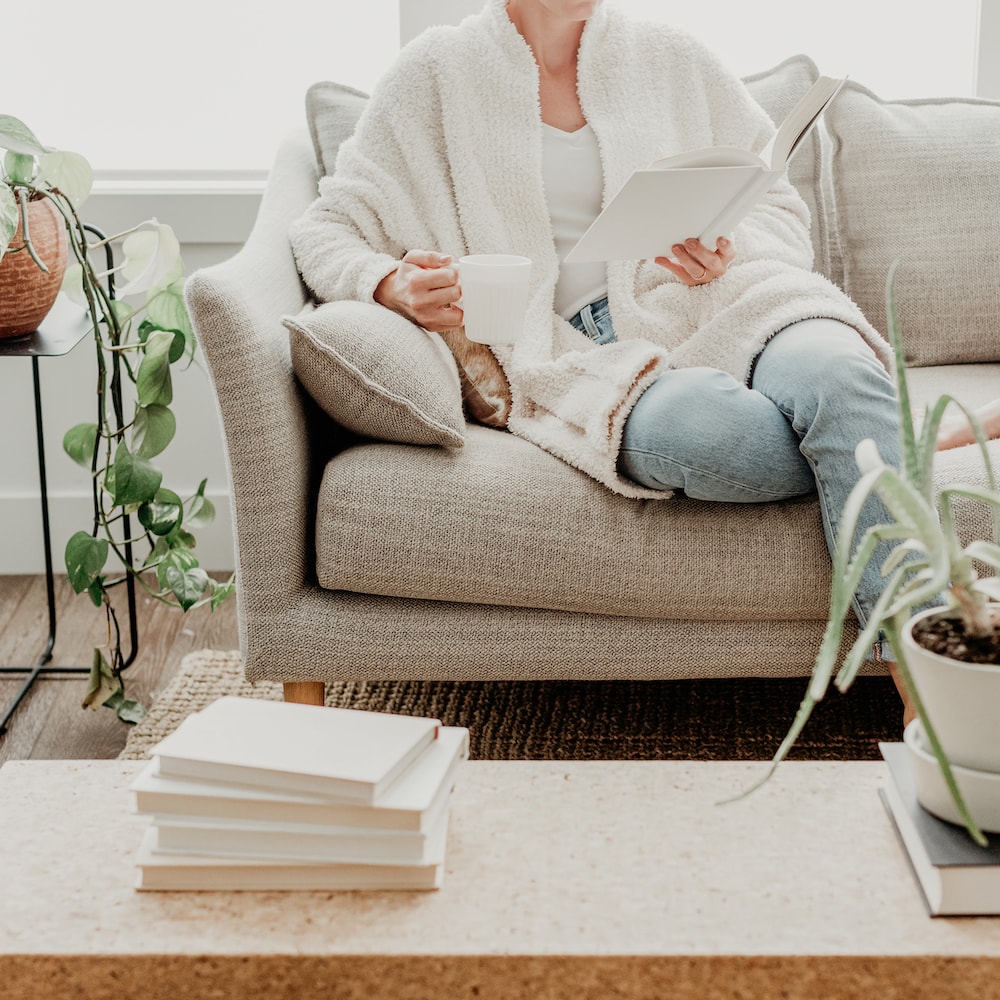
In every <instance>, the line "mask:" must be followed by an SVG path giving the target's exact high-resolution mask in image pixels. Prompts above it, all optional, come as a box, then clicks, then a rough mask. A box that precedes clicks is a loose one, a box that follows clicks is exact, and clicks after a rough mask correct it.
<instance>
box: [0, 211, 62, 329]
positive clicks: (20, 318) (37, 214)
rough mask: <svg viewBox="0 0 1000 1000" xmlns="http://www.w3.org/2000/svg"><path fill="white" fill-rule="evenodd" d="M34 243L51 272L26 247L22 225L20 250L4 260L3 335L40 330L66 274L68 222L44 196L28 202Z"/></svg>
mask: <svg viewBox="0 0 1000 1000" xmlns="http://www.w3.org/2000/svg"><path fill="white" fill-rule="evenodd" d="M28 230H29V232H30V234H31V245H32V246H33V247H34V248H35V252H36V253H37V254H38V256H39V258H40V259H41V260H43V261H44V262H45V265H46V267H48V269H49V271H48V274H46V273H45V272H44V271H43V270H42V269H41V268H40V267H39V266H38V265H37V264H36V263H35V262H34V260H32V258H31V254H29V253H28V251H27V250H22V249H18V248H20V247H23V246H24V238H23V236H22V235H21V225H20V223H19V224H18V227H17V232H16V233H15V234H14V238H13V240H11V244H10V245H11V247H12V248H13V249H15V250H18V252H17V253H7V254H4V256H3V259H2V260H0V337H17V336H19V335H21V334H24V333H31V332H32V331H33V330H37V329H38V325H39V324H40V323H41V322H42V320H43V319H45V317H46V316H47V315H48V314H49V310H50V309H51V308H52V304H53V303H54V302H55V300H56V296H57V295H58V294H59V288H60V286H61V285H62V280H63V275H64V274H65V273H66V254H67V246H66V223H65V222H64V220H63V217H62V216H61V215H60V214H59V210H58V209H57V208H56V207H55V206H54V205H53V204H52V202H50V201H49V200H48V198H41V199H39V200H37V201H32V202H30V203H29V204H28Z"/></svg>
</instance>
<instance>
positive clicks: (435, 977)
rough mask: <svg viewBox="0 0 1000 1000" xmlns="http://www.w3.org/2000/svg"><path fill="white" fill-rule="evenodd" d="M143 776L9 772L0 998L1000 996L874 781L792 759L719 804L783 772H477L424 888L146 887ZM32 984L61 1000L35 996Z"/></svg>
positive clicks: (999, 959) (84, 766)
mask: <svg viewBox="0 0 1000 1000" xmlns="http://www.w3.org/2000/svg"><path fill="white" fill-rule="evenodd" d="M141 766H142V765H141V763H137V762H125V761H13V762H9V763H7V764H5V765H4V766H3V768H2V769H0V887H2V896H0V995H2V996H4V997H10V998H12V1000H20V997H21V996H22V995H23V996H24V997H34V996H38V997H40V998H48V997H49V996H51V997H61V996H64V995H65V996H67V997H69V996H73V997H75V998H81V997H101V998H103V997H111V996H116V997H118V998H119V1000H120V998H121V997H122V996H128V995H130V993H129V990H130V989H133V988H135V989H136V990H137V991H138V992H136V995H142V996H144V997H151V998H153V997H159V996H161V995H162V996H164V997H166V996H170V997H171V1000H178V998H182V997H186V996H192V997H194V996H201V995H204V996H228V995H230V994H229V993H228V992H226V991H227V990H230V989H232V990H234V991H235V990H237V989H239V990H242V993H237V992H233V993H232V995H233V996H237V995H239V996H243V997H248V996H256V995H260V996H284V995H288V996H292V995H294V996H308V997H311V996H313V995H315V996H321V995H322V996H345V997H347V996H350V997H355V996H357V997H362V996H383V995H384V996H386V997H390V996H391V997H394V998H396V997H401V998H409V997H413V998H418V997H424V996H428V997H430V996H434V997H436V998H437V997H443V996H448V997H451V996H466V995H468V996H470V997H472V996H478V997H493V996H496V997H505V998H510V997H520V996H522V995H523V996H525V997H528V996H530V997H531V998H532V1000H535V998H537V997H543V998H545V997H552V998H557V997H563V996H567V997H569V996H574V997H582V996H583V997H585V996H594V997H601V998H602V1000H604V998H605V997H619V996H621V997H633V996H635V997H645V996H659V995H660V993H659V992H658V991H659V990H660V989H661V988H665V987H663V985H662V984H664V983H669V989H670V995H671V996H677V997H687V996H691V997H694V996H716V995H718V996H733V997H736V996H743V997H751V996H769V995H778V994H777V993H774V992H772V991H773V990H777V989H784V990H785V995H787V996H813V995H815V996H855V995H856V996H863V995H869V996H875V995H882V996H889V995H897V994H896V993H893V992H884V991H883V992H881V993H880V994H876V993H873V992H867V993H866V991H869V990H871V989H874V988H875V987H879V988H880V989H881V987H882V986H886V987H887V984H889V983H892V984H894V986H893V989H897V988H898V990H899V993H898V995H899V996H904V995H905V996H906V997H907V998H909V1000H913V998H914V997H919V996H924V995H927V996H931V995H934V994H933V993H931V992H927V993H926V994H925V993H924V992H923V991H924V990H931V989H941V988H942V987H943V985H944V984H950V987H949V990H948V992H946V993H943V994H939V995H944V996H948V997H958V996H965V995H969V996H973V995H976V996H979V997H983V996H989V995H993V994H991V993H990V992H989V989H987V984H989V988H996V989H1000V987H997V986H996V985H995V984H997V983H998V982H1000V975H998V973H1000V919H994V918H975V919H940V918H937V919H931V918H930V917H928V915H927V911H926V909H925V907H924V904H923V901H922V897H921V896H920V893H919V890H918V889H917V886H916V883H915V881H914V879H913V877H912V875H911V872H910V870H909V867H908V863H907V861H906V858H905V856H904V854H903V852H902V849H901V847H900V846H899V844H898V842H897V840H896V836H895V833H894V831H893V828H892V825H891V823H890V821H889V819H888V817H887V815H886V813H885V811H884V809H883V807H882V804H881V801H880V799H879V796H878V787H879V785H880V783H881V782H882V781H883V780H884V776H885V771H884V765H883V764H881V763H880V762H858V763H826V762H824V763H811V762H810V763H805V762H792V763H787V764H785V765H782V767H781V768H779V770H778V772H777V774H776V775H775V777H774V778H773V779H772V780H771V782H770V783H768V784H767V785H765V786H764V787H763V788H761V789H759V790H758V791H756V792H754V793H753V794H752V795H750V796H749V797H747V798H745V799H742V800H740V801H737V802H734V803H730V804H726V805H720V804H718V803H719V802H720V800H722V799H726V798H729V797H731V796H733V795H735V794H737V793H739V792H740V791H742V790H744V789H746V788H747V787H749V785H750V784H751V783H752V782H753V781H754V780H756V778H757V777H759V776H760V775H761V774H762V773H763V768H764V767H765V765H763V764H759V763H715V762H711V763H709V762H691V763H685V762H489V761H475V762H469V763H468V764H466V765H464V766H463V770H462V771H461V772H460V775H459V779H458V784H457V787H456V790H455V793H454V797H453V803H452V821H451V828H450V833H449V841H448V854H447V874H446V877H445V881H444V886H443V888H442V889H440V890H439V891H436V892H427V893H423V892H422V893H330V892H319V893H314V892H288V893H277V892H269V893H260V892H252V893H241V892H228V893H227V892H211V893H171V892H162V893H161V892H157V893H139V892H136V891H135V890H134V888H133V885H134V875H135V872H134V868H133V864H134V855H135V851H136V848H137V846H138V842H139V838H140V836H141V834H142V831H143V829H144V827H145V825H146V823H147V819H146V818H145V817H141V816H137V815H135V814H133V813H132V812H131V811H130V797H129V793H128V791H127V786H128V783H129V781H130V780H131V778H132V776H133V775H134V774H135V773H137V771H138V769H139V768H140V767H141ZM959 972H960V975H959V974H958V973H959ZM39 977H46V981H47V982H48V984H49V989H50V992H46V993H32V992H30V991H29V990H30V989H31V988H32V984H37V983H38V982H39V981H40V980H39ZM192 977H193V978H192ZM333 982H335V983H336V984H337V985H338V988H340V989H341V991H342V992H339V993H338V992H334V993H330V992H329V991H328V987H329V984H330V983H333ZM5 983H6V984H7V988H6V989H5V988H4V987H3V984H5ZM448 983H451V984H452V987H451V989H452V991H453V992H450V993H449V992H448V991H447V990H445V991H444V992H442V989H443V988H444V987H445V986H446V985H447V984H448ZM657 983H660V984H661V985H660V986H657V985H656V984H657ZM726 983H731V984H733V985H732V990H733V991H732V992H725V989H728V988H729V987H726V985H725V984H726ZM324 984H325V985H324ZM863 984H867V985H863ZM958 984H961V991H959V987H958ZM473 985H474V986H475V987H476V989H477V990H478V992H475V991H473V990H472V986H473ZM265 986H266V990H265ZM258 988H259V990H260V992H259V993H256V992H254V990H255V989H258ZM966 988H968V989H969V991H970V992H969V993H968V994H966V992H964V990H965V989H966ZM161 989H162V990H163V992H162V993H161V992H158V991H159V990H161ZM210 989H214V990H215V991H216V992H210ZM284 989H287V990H294V992H281V990H284ZM984 989H986V992H983V990H984ZM11 990H13V992H11ZM18 990H22V991H26V992H23V993H18V992H17V991H18ZM185 990H188V991H189V992H185ZM276 990H278V992H276ZM310 990H315V992H309V991H310ZM852 990H854V991H855V992H851V991H852ZM857 990H862V992H857ZM973 990H975V992H972V991H973ZM53 991H54V992H53ZM373 991H374V992H373ZM719 991H721V992H719ZM796 991H798V992H796ZM810 991H815V992H810Z"/></svg>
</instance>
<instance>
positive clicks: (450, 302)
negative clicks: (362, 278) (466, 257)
mask: <svg viewBox="0 0 1000 1000" xmlns="http://www.w3.org/2000/svg"><path fill="white" fill-rule="evenodd" d="M461 297H462V286H461V285H460V284H459V280H458V268H457V267H456V266H455V265H454V263H453V262H452V258H451V257H450V256H448V255H447V254H440V253H435V252H434V251H433V250H409V251H407V253H406V256H404V257H403V259H402V260H401V261H400V264H399V267H397V268H396V270H395V271H393V272H392V273H391V274H387V275H386V276H385V277H384V278H383V279H382V280H381V281H380V282H379V283H378V287H377V288H376V289H375V296H374V298H375V301H376V302H378V303H379V304H380V305H383V306H385V307H386V308H387V309H392V310H393V311H394V312H398V313H399V314H400V315H402V316H405V317H406V318H407V319H410V320H413V322H414V323H417V324H418V325H419V326H422V327H423V328H424V329H425V330H432V331H433V332H434V333H440V332H441V331H442V330H452V329H455V328H456V327H460V326H461V325H462V323H463V322H464V321H465V316H464V314H463V312H462V310H461V309H460V308H459V307H458V306H456V305H455V303H456V302H457V301H458V300H459V299H460V298H461Z"/></svg>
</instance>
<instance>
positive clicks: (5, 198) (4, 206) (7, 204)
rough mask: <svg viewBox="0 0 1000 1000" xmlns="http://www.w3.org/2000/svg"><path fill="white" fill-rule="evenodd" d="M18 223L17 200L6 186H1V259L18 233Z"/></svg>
mask: <svg viewBox="0 0 1000 1000" xmlns="http://www.w3.org/2000/svg"><path fill="white" fill-rule="evenodd" d="M17 222H18V211H17V198H15V197H14V192H13V191H11V189H10V188H9V187H8V186H7V185H6V184H0V258H2V257H3V255H4V254H5V253H6V252H7V247H9V246H10V241H11V240H12V239H13V238H14V234H15V233H16V232H17Z"/></svg>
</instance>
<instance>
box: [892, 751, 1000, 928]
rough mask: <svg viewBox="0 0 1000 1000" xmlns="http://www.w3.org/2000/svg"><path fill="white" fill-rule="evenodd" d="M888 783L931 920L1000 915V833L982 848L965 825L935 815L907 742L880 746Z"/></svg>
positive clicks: (894, 814) (900, 833) (898, 826)
mask: <svg viewBox="0 0 1000 1000" xmlns="http://www.w3.org/2000/svg"><path fill="white" fill-rule="evenodd" d="M879 749H880V750H881V751H882V756H883V757H884V758H885V762H886V764H887V765H888V780H887V781H886V783H885V785H884V786H883V787H882V788H881V789H880V792H879V794H880V795H881V797H882V803H883V805H884V806H885V808H886V811H887V812H888V813H889V816H890V818H891V819H892V822H893V825H894V826H895V828H896V833H897V834H898V836H899V840H900V843H901V844H902V846H903V850H904V851H905V853H906V856H907V858H908V860H909V862H910V867H911V868H912V870H913V875H914V878H915V879H916V882H917V885H918V886H919V887H920V891H921V893H922V894H923V897H924V903H925V904H926V907H927V911H928V913H929V914H930V915H931V916H934V917H939V916H942V917H943V916H951V917H957V916H996V915H1000V834H990V835H989V837H988V840H989V846H988V847H980V846H979V845H978V844H976V843H975V841H974V840H973V839H972V838H971V837H970V836H969V833H968V831H967V830H966V829H965V827H964V826H957V825H956V824H954V823H948V822H946V821H945V820H943V819H938V817H937V816H933V815H932V814H931V813H929V812H928V811H927V810H926V809H924V807H923V806H922V805H921V804H920V801H919V800H918V799H917V785H916V781H915V779H914V777H913V768H912V765H911V763H910V759H909V752H908V750H907V749H906V744H905V743H880V744H879Z"/></svg>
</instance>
